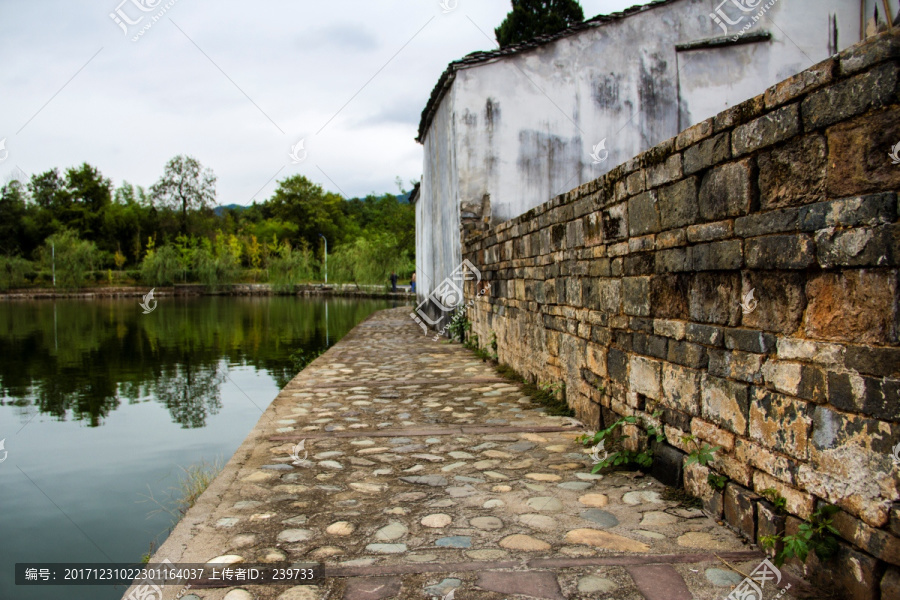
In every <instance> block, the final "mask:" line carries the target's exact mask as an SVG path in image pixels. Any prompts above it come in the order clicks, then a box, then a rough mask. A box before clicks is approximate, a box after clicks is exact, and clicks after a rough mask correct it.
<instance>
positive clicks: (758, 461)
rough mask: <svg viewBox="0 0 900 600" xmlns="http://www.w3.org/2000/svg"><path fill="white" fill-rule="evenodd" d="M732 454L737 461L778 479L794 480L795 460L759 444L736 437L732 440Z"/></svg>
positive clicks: (791, 481)
mask: <svg viewBox="0 0 900 600" xmlns="http://www.w3.org/2000/svg"><path fill="white" fill-rule="evenodd" d="M734 455H735V458H736V459H737V460H738V461H739V462H741V463H744V464H748V465H751V466H753V467H755V468H757V469H759V470H760V471H765V472H766V473H768V474H769V475H771V476H772V477H775V478H776V479H779V480H780V481H784V482H785V483H790V484H793V483H795V481H796V477H795V474H796V472H797V461H795V460H794V459H791V458H788V457H787V456H784V455H783V454H776V453H775V452H772V451H771V450H769V449H768V448H765V447H763V446H761V445H760V444H757V443H755V442H752V441H749V440H745V439H740V438H738V439H736V440H735V442H734Z"/></svg>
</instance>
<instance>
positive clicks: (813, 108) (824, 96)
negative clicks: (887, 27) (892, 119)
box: [802, 63, 898, 145]
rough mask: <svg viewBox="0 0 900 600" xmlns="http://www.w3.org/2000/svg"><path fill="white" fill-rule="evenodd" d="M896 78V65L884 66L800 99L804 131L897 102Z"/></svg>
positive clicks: (887, 64) (888, 64)
mask: <svg viewBox="0 0 900 600" xmlns="http://www.w3.org/2000/svg"><path fill="white" fill-rule="evenodd" d="M897 75H898V65H897V64H895V63H886V64H882V65H879V66H877V67H875V68H874V69H872V70H870V71H867V72H865V73H861V74H859V75H855V76H853V77H851V78H849V79H845V80H844V81H841V82H839V83H836V84H834V85H830V86H828V87H825V88H823V89H821V90H818V91H816V92H813V93H812V94H810V95H809V96H807V97H806V99H804V100H803V107H802V112H803V126H804V129H806V130H813V129H817V128H820V127H827V126H829V125H833V124H834V123H837V122H839V121H845V120H846V119H848V118H850V117H855V116H856V115H860V114H862V113H864V112H866V111H868V110H870V109H872V108H878V107H880V106H887V105H889V104H894V103H896V102H897V83H898V77H897ZM870 141H871V140H870ZM830 144H831V142H830V141H829V145H830Z"/></svg>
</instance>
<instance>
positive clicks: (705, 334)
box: [684, 323, 725, 346]
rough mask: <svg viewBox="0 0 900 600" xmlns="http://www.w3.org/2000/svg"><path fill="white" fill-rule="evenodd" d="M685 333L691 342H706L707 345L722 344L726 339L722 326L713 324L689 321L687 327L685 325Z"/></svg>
mask: <svg viewBox="0 0 900 600" xmlns="http://www.w3.org/2000/svg"><path fill="white" fill-rule="evenodd" d="M684 334H685V338H686V339H687V340H688V341H689V342H695V343H697V344H705V345H707V346H722V344H723V343H724V340H725V336H724V334H723V332H722V328H721V327H715V326H713V325H700V324H699V323H688V324H687V327H685V332H684Z"/></svg>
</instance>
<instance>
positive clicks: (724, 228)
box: [687, 220, 734, 242]
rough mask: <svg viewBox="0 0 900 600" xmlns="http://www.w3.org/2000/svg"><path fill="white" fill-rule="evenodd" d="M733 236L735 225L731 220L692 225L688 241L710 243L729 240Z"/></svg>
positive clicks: (688, 229) (688, 233) (688, 230)
mask: <svg viewBox="0 0 900 600" xmlns="http://www.w3.org/2000/svg"><path fill="white" fill-rule="evenodd" d="M732 235H734V224H733V222H732V221H730V220H729V221H716V222H715V223H703V224H701V225H691V226H689V227H688V228H687V239H688V240H689V241H691V242H710V241H713V240H721V239H724V238H729V237H731V236H732Z"/></svg>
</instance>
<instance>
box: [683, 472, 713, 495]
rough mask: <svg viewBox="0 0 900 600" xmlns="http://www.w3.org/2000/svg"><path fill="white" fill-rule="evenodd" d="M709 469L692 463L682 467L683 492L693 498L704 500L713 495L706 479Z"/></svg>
mask: <svg viewBox="0 0 900 600" xmlns="http://www.w3.org/2000/svg"><path fill="white" fill-rule="evenodd" d="M708 476H709V469H708V468H707V467H704V466H701V465H698V464H697V463H693V464H690V465H685V466H684V490H685V491H686V492H687V493H688V494H690V495H691V496H694V497H695V498H701V499H703V500H706V499H707V498H709V497H710V496H712V495H713V492H714V491H715V490H714V489H713V488H712V486H710V485H709V482H708V480H707V477H708Z"/></svg>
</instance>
